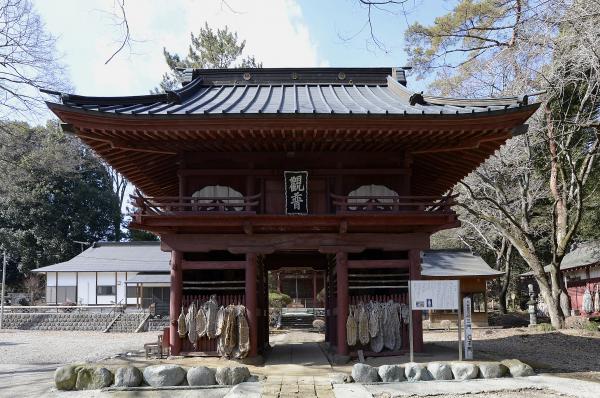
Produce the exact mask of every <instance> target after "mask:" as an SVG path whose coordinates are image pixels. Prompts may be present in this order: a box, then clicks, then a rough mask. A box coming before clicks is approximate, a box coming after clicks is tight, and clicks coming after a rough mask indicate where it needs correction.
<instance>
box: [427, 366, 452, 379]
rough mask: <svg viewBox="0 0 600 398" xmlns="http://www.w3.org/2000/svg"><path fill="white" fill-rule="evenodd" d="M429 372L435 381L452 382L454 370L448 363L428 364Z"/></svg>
mask: <svg viewBox="0 0 600 398" xmlns="http://www.w3.org/2000/svg"><path fill="white" fill-rule="evenodd" d="M427 370H428V371H429V373H430V374H431V377H433V379H434V380H452V368H451V367H450V365H448V364H447V363H443V362H430V363H428V364H427Z"/></svg>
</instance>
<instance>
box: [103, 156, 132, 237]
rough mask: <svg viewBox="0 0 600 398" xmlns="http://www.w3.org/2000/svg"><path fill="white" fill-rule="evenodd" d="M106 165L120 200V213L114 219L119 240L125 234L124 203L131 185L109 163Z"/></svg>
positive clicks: (114, 192)
mask: <svg viewBox="0 0 600 398" xmlns="http://www.w3.org/2000/svg"><path fill="white" fill-rule="evenodd" d="M104 167H105V168H106V170H107V171H108V175H109V176H110V179H111V181H112V188H113V194H114V195H115V196H116V197H117V199H118V202H119V213H118V214H116V215H115V220H114V229H115V241H116V242H118V241H120V240H121V238H122V237H123V234H122V233H121V224H122V223H123V203H124V201H125V192H126V191H127V187H128V186H129V180H127V178H125V176H124V175H123V174H121V173H119V172H118V171H117V170H116V169H115V168H114V167H112V166H111V165H109V164H108V163H104Z"/></svg>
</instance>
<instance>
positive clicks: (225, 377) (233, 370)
mask: <svg viewBox="0 0 600 398" xmlns="http://www.w3.org/2000/svg"><path fill="white" fill-rule="evenodd" d="M249 377H250V371H249V370H248V368H247V367H245V366H229V367H224V368H217V371H216V372H215V379H216V381H217V383H218V384H220V385H222V386H232V385H235V384H240V383H243V382H244V381H246V379H248V378H249Z"/></svg>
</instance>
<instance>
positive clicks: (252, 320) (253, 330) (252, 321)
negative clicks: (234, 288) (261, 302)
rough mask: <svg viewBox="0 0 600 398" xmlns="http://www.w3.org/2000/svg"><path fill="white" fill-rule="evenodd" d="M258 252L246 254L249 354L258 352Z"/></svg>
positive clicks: (253, 354) (252, 354) (252, 355)
mask: <svg viewBox="0 0 600 398" xmlns="http://www.w3.org/2000/svg"><path fill="white" fill-rule="evenodd" d="M256 265H257V264H256V254H253V253H247V254H246V314H247V315H248V328H249V329H250V351H249V352H248V356H250V357H255V356H256V355H257V354H258V340H257V332H258V321H257V319H258V318H257V313H256V299H257V291H256V285H257V279H256Z"/></svg>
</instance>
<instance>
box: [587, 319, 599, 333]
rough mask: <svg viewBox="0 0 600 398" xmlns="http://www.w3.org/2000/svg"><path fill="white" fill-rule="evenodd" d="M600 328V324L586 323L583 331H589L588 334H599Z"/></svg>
mask: <svg viewBox="0 0 600 398" xmlns="http://www.w3.org/2000/svg"><path fill="white" fill-rule="evenodd" d="M599 327H600V323H598V322H594V321H589V322H585V323H584V324H583V330H587V331H588V332H597V331H598V330H600V329H599Z"/></svg>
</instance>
